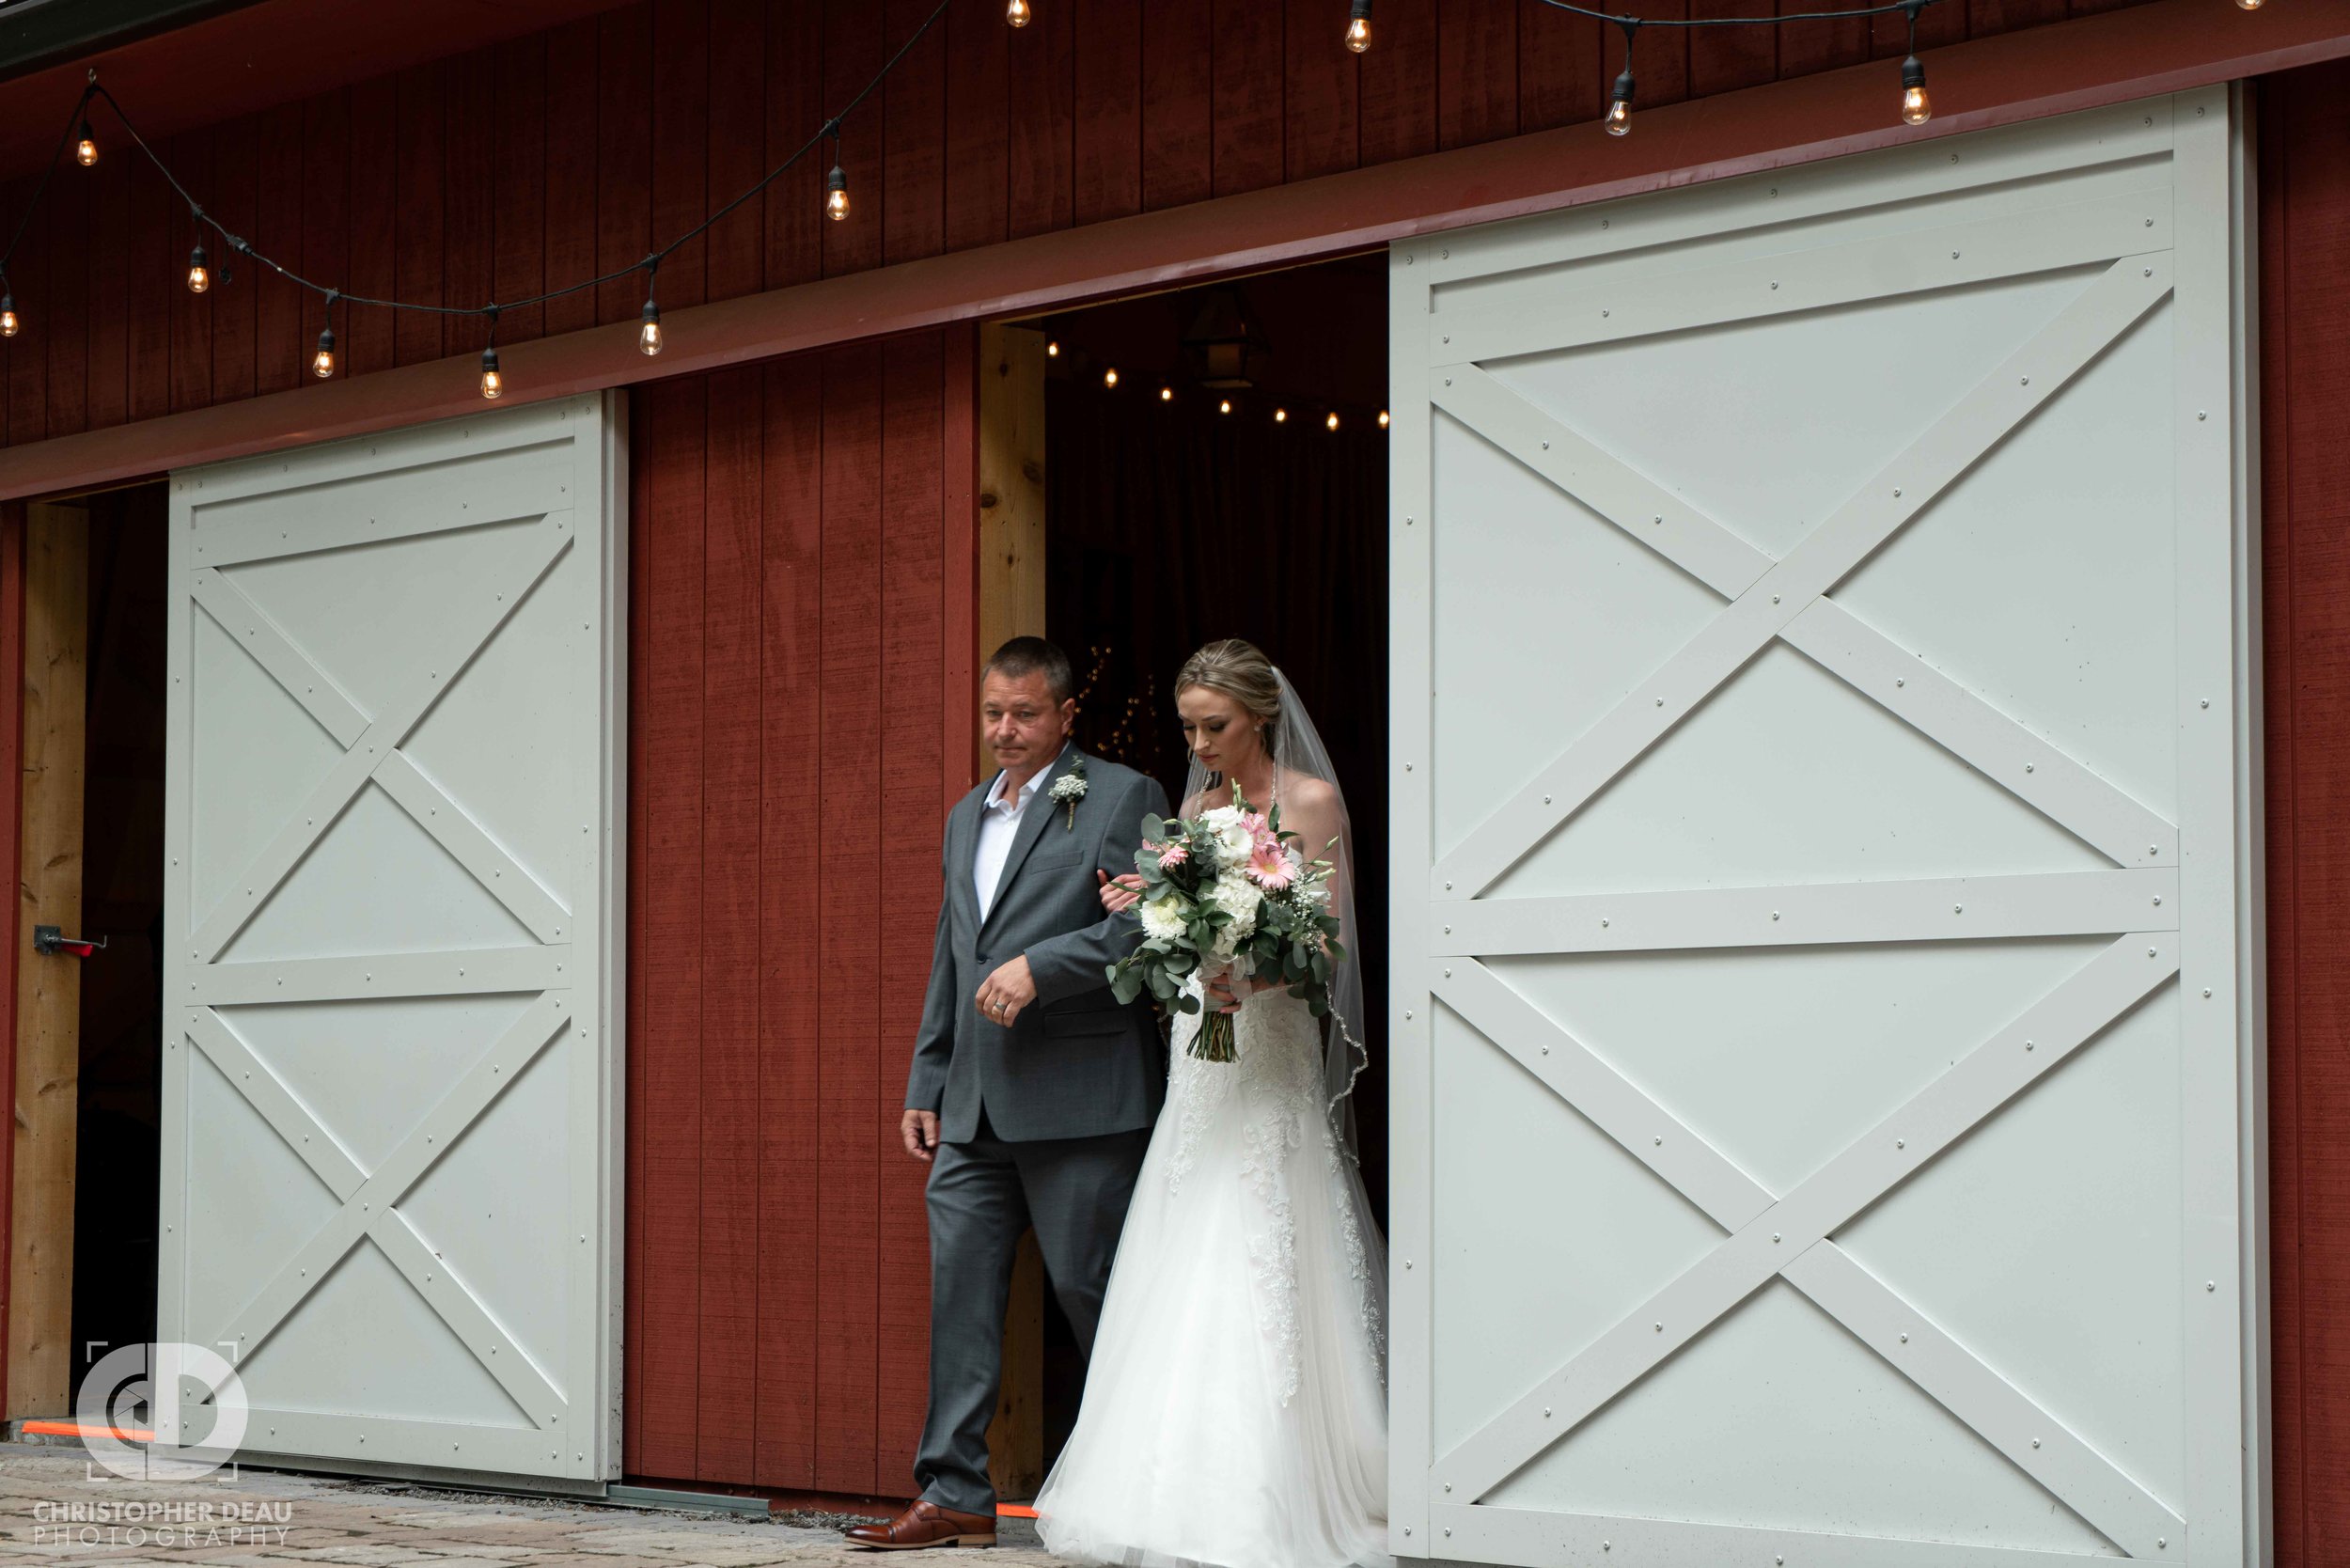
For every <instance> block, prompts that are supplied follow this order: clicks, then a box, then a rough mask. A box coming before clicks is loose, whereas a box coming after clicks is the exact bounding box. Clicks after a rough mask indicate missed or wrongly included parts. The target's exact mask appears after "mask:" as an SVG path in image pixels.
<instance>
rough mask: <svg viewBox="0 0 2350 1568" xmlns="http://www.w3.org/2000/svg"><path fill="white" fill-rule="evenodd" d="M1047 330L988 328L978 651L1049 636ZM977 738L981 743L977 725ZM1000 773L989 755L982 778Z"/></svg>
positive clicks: (1029, 1427) (1025, 1401)
mask: <svg viewBox="0 0 2350 1568" xmlns="http://www.w3.org/2000/svg"><path fill="white" fill-rule="evenodd" d="M1044 359H1045V354H1044V335H1043V334H1042V332H1039V331H1037V330H1036V329H1034V328H1033V327H1026V326H1013V325H1007V324H1005V323H1003V322H991V323H989V324H987V325H985V326H982V327H980V328H979V581H978V583H977V585H976V586H977V588H978V589H979V657H980V658H981V659H985V658H986V657H987V656H988V655H989V654H990V653H993V652H994V651H995V650H996V649H997V648H999V647H1001V646H1002V645H1003V643H1004V642H1005V640H1006V639H1008V638H1011V637H1016V636H1042V635H1044ZM972 744H973V745H975V746H976V745H978V744H979V737H978V735H977V733H976V732H975V733H974V734H973V736H972ZM992 771H993V770H992V769H991V768H990V767H989V766H988V764H987V762H986V760H985V759H984V758H981V759H980V761H979V775H980V776H981V777H984V776H987V774H989V773H990V772H992ZM987 1451H988V1470H989V1473H990V1476H991V1478H992V1479H993V1480H994V1481H995V1495H996V1496H997V1497H1034V1496H1036V1493H1037V1489H1038V1488H1039V1487H1041V1486H1042V1485H1043V1484H1044V1265H1043V1262H1042V1258H1041V1256H1040V1255H1039V1254H1038V1252H1037V1247H1036V1237H1035V1236H1034V1235H1033V1234H1031V1235H1028V1236H1025V1237H1023V1238H1022V1239H1021V1242H1020V1256H1019V1260H1018V1262H1016V1263H1015V1264H1014V1265H1013V1267H1012V1275H1011V1300H1010V1303H1009V1305H1008V1306H1007V1307H1006V1309H1005V1312H1004V1372H1003V1384H1002V1391H1001V1392H1000V1393H999V1394H998V1395H997V1397H996V1403H995V1421H994V1422H993V1423H992V1424H991V1425H990V1426H989V1427H988V1432H987Z"/></svg>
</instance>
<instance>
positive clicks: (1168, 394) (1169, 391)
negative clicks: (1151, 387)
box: [1159, 386, 1175, 403]
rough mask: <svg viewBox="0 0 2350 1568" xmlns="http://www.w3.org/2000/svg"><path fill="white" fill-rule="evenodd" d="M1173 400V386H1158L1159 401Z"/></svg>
mask: <svg viewBox="0 0 2350 1568" xmlns="http://www.w3.org/2000/svg"><path fill="white" fill-rule="evenodd" d="M1174 400H1175V389H1174V388H1173V387H1171V386H1162V387H1160V388H1159V401H1161V402H1163V403H1171V402H1173V401H1174Z"/></svg>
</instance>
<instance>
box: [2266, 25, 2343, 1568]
mask: <svg viewBox="0 0 2350 1568" xmlns="http://www.w3.org/2000/svg"><path fill="white" fill-rule="evenodd" d="M2260 223H2261V233H2260V250H2261V267H2260V287H2261V345H2260V352H2261V402H2262V408H2261V465H2262V467H2261V480H2262V482H2261V509H2262V548H2263V557H2262V569H2263V572H2264V576H2265V579H2266V580H2265V584H2264V651H2265V657H2266V669H2265V671H2264V674H2265V679H2266V693H2265V698H2266V714H2265V717H2266V724H2267V746H2266V763H2267V817H2268V822H2267V827H2268V863H2267V870H2268V1128H2269V1152H2268V1159H2269V1260H2270V1265H2269V1286H2270V1291H2271V1295H2272V1300H2271V1311H2270V1319H2269V1322H2270V1330H2271V1334H2272V1336H2273V1338H2272V1353H2273V1358H2274V1359H2273V1365H2274V1409H2275V1417H2274V1421H2273V1431H2274V1433H2275V1441H2276V1478H2277V1482H2276V1518H2277V1561H2278V1563H2279V1565H2280V1568H2323V1565H2326V1564H2331V1563H2338V1562H2345V1561H2350V444H2345V441H2344V433H2345V431H2350V64H2335V65H2327V66H2316V67H2311V68H2310V69H2308V70H2305V71H2290V72H2287V73H2285V74H2283V75H2280V76H2274V77H2269V78H2267V79H2266V80H2264V81H2263V82H2262V83H2261V103H2260Z"/></svg>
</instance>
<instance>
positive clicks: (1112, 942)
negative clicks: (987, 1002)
mask: <svg viewBox="0 0 2350 1568" xmlns="http://www.w3.org/2000/svg"><path fill="white" fill-rule="evenodd" d="M1115 811H1116V814H1115V815H1113V816H1112V817H1111V819H1110V829H1109V831H1108V832H1107V833H1106V834H1105V835H1103V838H1102V855H1101V860H1100V863H1099V869H1100V870H1106V871H1108V872H1109V873H1110V874H1111V875H1112V876H1120V875H1122V874H1124V873H1125V872H1127V871H1131V870H1134V869H1135V851H1136V850H1138V849H1140V848H1141V847H1142V819H1143V817H1144V816H1145V815H1150V816H1156V817H1165V816H1166V815H1167V792H1166V791H1165V790H1162V789H1160V788H1159V785H1158V780H1156V779H1154V778H1149V777H1137V778H1136V781H1135V783H1134V785H1133V787H1132V788H1130V789H1128V790H1127V792H1125V794H1124V795H1122V796H1120V799H1119V803H1118V806H1117V807H1116V808H1115ZM1141 932H1142V917H1141V916H1139V915H1137V914H1136V912H1135V911H1134V910H1132V909H1128V910H1123V911H1121V912H1120V913H1119V914H1116V915H1111V916H1108V917H1105V918H1104V919H1103V920H1101V921H1100V922H1099V923H1097V924H1094V925H1090V926H1087V927H1085V928H1084V929H1082V930H1079V931H1073V932H1070V933H1067V934H1065V935H1061V936H1048V937H1046V938H1045V939H1044V940H1043V941H1042V942H1038V943H1035V944H1033V945H1031V946H1030V947H1029V949H1028V951H1027V954H1026V957H1027V960H1028V973H1029V976H1030V978H1031V979H1032V980H1034V981H1035V983H1036V996H1037V1000H1038V1001H1040V1002H1057V1001H1059V1000H1060V999H1061V998H1062V997H1064V996H1077V995H1078V994H1079V993H1081V992H1086V991H1097V990H1100V989H1101V988H1102V987H1104V986H1105V985H1107V984H1108V983H1109V980H1108V979H1107V977H1106V974H1105V971H1106V970H1107V969H1108V968H1109V966H1110V965H1111V964H1115V963H1117V962H1118V961H1119V960H1120V959H1121V958H1124V957H1125V956H1126V955H1127V954H1128V953H1131V952H1133V951H1134V950H1135V947H1136V942H1137V940H1138V938H1139V937H1140V935H1141Z"/></svg>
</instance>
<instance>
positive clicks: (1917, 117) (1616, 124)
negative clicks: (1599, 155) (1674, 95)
mask: <svg viewBox="0 0 2350 1568" xmlns="http://www.w3.org/2000/svg"><path fill="white" fill-rule="evenodd" d="M1357 3H1358V4H1359V5H1362V7H1363V9H1365V10H1366V11H1367V10H1368V9H1369V7H1368V4H1367V0H1357ZM2261 3H2262V0H2236V4H2237V5H2239V6H2242V7H2244V8H2246V9H2247V10H2250V9H2254V8H2258V7H2259V6H2260V5H2261ZM1938 4H1940V0H1887V3H1886V4H1882V5H1875V6H1864V7H1860V8H1853V9H1846V10H1822V11H1785V12H1782V13H1780V14H1778V15H1776V16H1689V17H1660V18H1643V17H1637V16H1619V15H1616V14H1614V13H1613V12H1609V11H1603V10H1594V9H1593V8H1590V7H1589V6H1580V5H1577V4H1575V0H1543V5H1545V6H1548V7H1549V8H1551V9H1553V10H1559V11H1565V12H1567V13H1568V14H1569V15H1570V16H1583V17H1589V18H1590V19H1591V20H1592V21H1594V22H1612V23H1614V24H1616V25H1617V26H1618V27H1620V28H1622V30H1623V71H1622V73H1621V74H1620V75H1618V76H1617V78H1616V85H1615V86H1614V87H1613V88H1611V89H1610V90H1609V92H1608V96H1607V113H1606V117H1605V118H1603V119H1602V120H1601V121H1600V123H1601V124H1602V125H1603V126H1605V127H1606V130H1607V133H1608V134H1609V135H1611V136H1622V135H1628V134H1630V133H1631V131H1632V41H1633V36H1634V35H1635V34H1636V33H1637V32H1638V31H1639V29H1640V28H1642V27H1751V26H1760V27H1783V26H1786V25H1788V24H1791V23H1797V22H1856V21H1865V20H1867V19H1868V18H1870V17H1875V16H1889V15H1891V14H1892V13H1893V12H1895V11H1899V12H1902V13H1903V14H1904V16H1906V17H1907V18H1908V20H1909V57H1908V58H1907V59H1904V61H1903V62H1902V119H1903V121H1904V123H1905V124H1909V125H1923V124H1924V123H1925V122H1926V121H1927V120H1929V119H1931V118H1934V106H1933V103H1932V102H1931V101H1929V100H1928V98H1927V96H1926V68H1925V67H1924V65H1923V64H1921V63H1920V62H1919V58H1918V13H1919V11H1922V10H1924V9H1925V8H1927V7H1928V6H1933V5H1938ZM1350 39H1351V35H1350Z"/></svg>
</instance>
